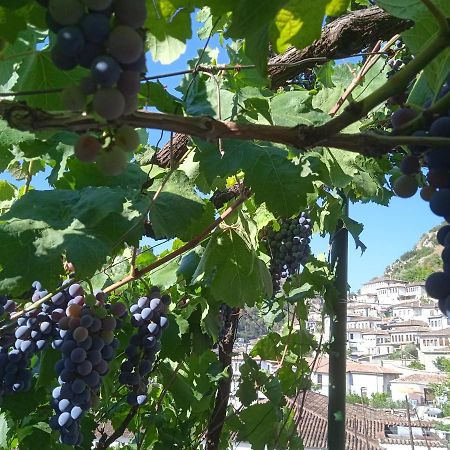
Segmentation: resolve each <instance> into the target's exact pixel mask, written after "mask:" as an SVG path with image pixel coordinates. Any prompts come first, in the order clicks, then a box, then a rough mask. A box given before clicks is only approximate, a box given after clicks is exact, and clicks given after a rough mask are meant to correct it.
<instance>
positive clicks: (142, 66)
mask: <svg viewBox="0 0 450 450" xmlns="http://www.w3.org/2000/svg"><path fill="white" fill-rule="evenodd" d="M122 69H123V70H129V71H132V72H139V73H145V72H147V65H146V61H145V53H144V52H142V54H141V56H139V58H138V59H137V60H136V61H135V62H134V63H131V64H122Z"/></svg>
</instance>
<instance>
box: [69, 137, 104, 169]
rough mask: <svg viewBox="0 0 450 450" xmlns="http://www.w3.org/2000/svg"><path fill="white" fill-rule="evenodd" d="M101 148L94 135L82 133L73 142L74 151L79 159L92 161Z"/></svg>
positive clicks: (87, 161)
mask: <svg viewBox="0 0 450 450" xmlns="http://www.w3.org/2000/svg"><path fill="white" fill-rule="evenodd" d="M101 149H102V144H101V143H100V142H99V141H98V140H97V139H96V138H95V137H93V136H90V135H89V134H82V135H81V136H80V137H79V138H78V140H77V142H76V143H75V147H74V153H75V156H76V157H77V158H78V159H79V160H80V161H82V162H86V163H92V162H94V161H95V160H96V159H97V157H98V155H99V154H100V151H101Z"/></svg>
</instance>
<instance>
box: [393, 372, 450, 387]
mask: <svg viewBox="0 0 450 450" xmlns="http://www.w3.org/2000/svg"><path fill="white" fill-rule="evenodd" d="M446 380H448V377H447V376H446V375H441V374H439V373H412V374H409V375H403V376H401V377H399V378H397V379H395V380H392V381H391V383H417V384H435V383H442V382H444V381H446Z"/></svg>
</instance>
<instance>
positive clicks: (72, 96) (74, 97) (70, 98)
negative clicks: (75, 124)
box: [61, 86, 86, 111]
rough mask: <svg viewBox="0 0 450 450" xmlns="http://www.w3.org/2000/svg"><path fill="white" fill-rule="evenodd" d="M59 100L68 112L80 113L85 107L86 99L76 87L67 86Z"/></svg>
mask: <svg viewBox="0 0 450 450" xmlns="http://www.w3.org/2000/svg"><path fill="white" fill-rule="evenodd" d="M61 100H62V103H63V105H64V107H65V108H66V109H68V110H69V111H82V110H84V108H85V106H86V97H85V95H84V94H83V92H82V90H81V89H80V87H78V86H68V87H66V88H64V89H63V91H62V93H61Z"/></svg>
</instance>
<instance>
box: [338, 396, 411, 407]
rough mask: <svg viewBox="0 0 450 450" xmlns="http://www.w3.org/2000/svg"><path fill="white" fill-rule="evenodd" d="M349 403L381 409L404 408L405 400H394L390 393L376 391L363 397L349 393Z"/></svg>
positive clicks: (347, 398) (347, 397)
mask: <svg viewBox="0 0 450 450" xmlns="http://www.w3.org/2000/svg"><path fill="white" fill-rule="evenodd" d="M346 401H347V403H351V404H360V405H367V406H371V407H372V408H380V409H404V408H406V402H405V401H394V400H392V398H391V397H390V396H389V394H386V393H383V392H374V393H373V394H372V395H371V396H370V397H366V396H364V397H361V395H358V394H347V396H346Z"/></svg>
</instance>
